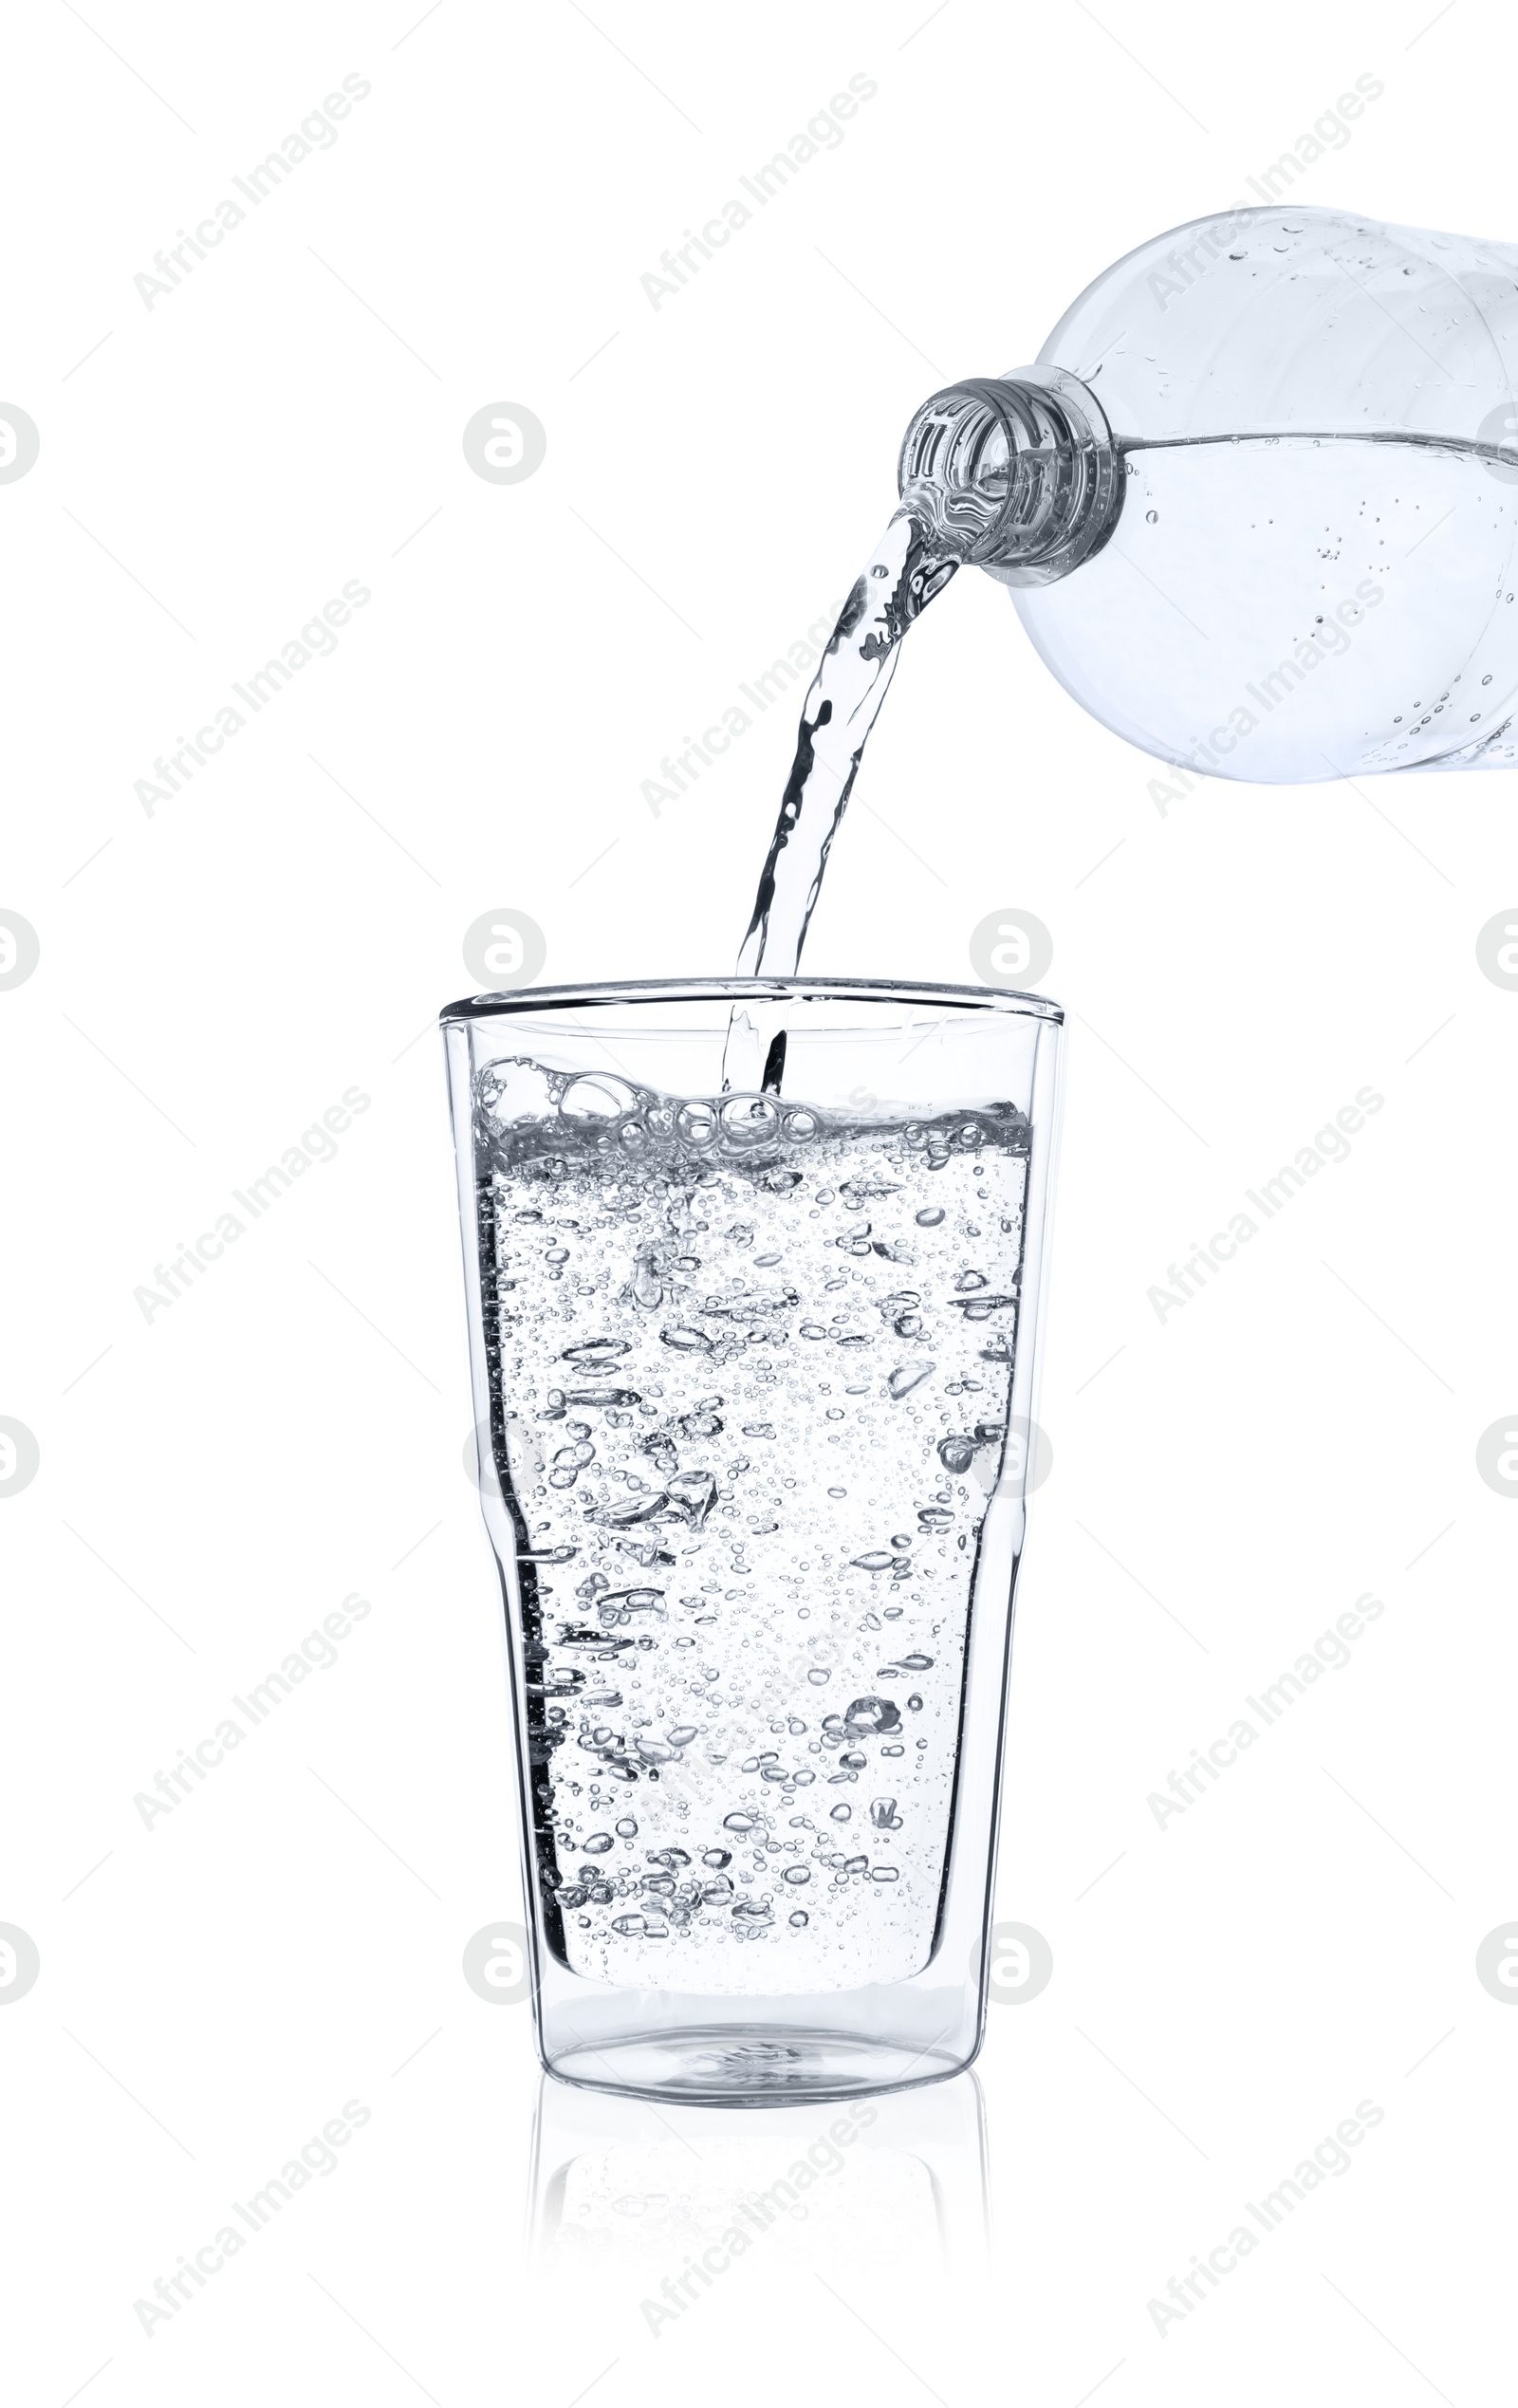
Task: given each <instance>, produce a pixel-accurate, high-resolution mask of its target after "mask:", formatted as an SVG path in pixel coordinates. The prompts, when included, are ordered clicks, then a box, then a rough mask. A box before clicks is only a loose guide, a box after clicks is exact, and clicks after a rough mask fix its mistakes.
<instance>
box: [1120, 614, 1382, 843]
mask: <svg viewBox="0 0 1518 2408" xmlns="http://www.w3.org/2000/svg"><path fill="white" fill-rule="evenodd" d="M1385 599H1386V589H1385V587H1384V586H1382V585H1378V584H1377V583H1375V580H1374V579H1373V578H1369V577H1362V578H1361V581H1360V583H1359V584H1358V585H1357V586H1356V587H1355V590H1354V592H1353V594H1351V595H1346V596H1345V598H1344V600H1343V601H1342V602H1334V603H1332V604H1330V605H1329V606H1328V607H1326V608H1325V609H1324V610H1323V611H1321V612H1320V613H1319V614H1318V615H1317V617H1316V618H1315V619H1314V621H1313V629H1312V633H1311V635H1310V636H1304V637H1302V638H1300V639H1298V641H1297V643H1296V646H1295V648H1294V650H1293V652H1292V654H1291V657H1290V658H1289V659H1287V660H1278V661H1277V662H1276V664H1275V667H1274V668H1273V669H1262V670H1261V671H1260V673H1259V675H1258V676H1256V677H1253V678H1251V679H1250V681H1249V682H1248V683H1247V684H1246V686H1245V688H1244V695H1246V696H1247V697H1248V700H1245V699H1242V698H1241V699H1240V700H1239V701H1238V702H1236V703H1235V704H1234V705H1233V707H1232V709H1231V711H1230V712H1229V713H1227V715H1226V717H1225V718H1224V719H1223V720H1222V721H1220V723H1219V724H1218V726H1216V727H1215V728H1211V729H1209V731H1208V733H1207V737H1206V739H1205V741H1204V740H1203V738H1202V737H1200V736H1194V738H1193V739H1192V750H1191V751H1190V753H1189V754H1188V755H1187V757H1186V763H1185V766H1184V768H1182V767H1181V766H1180V765H1179V764H1177V765H1176V784H1175V785H1172V784H1171V783H1170V781H1169V779H1167V778H1151V779H1150V781H1149V783H1148V785H1147V787H1145V788H1144V791H1145V793H1146V794H1147V795H1148V797H1149V800H1150V802H1151V803H1152V804H1153V805H1154V806H1155V808H1156V810H1157V812H1158V813H1159V816H1160V818H1161V819H1163V818H1164V817H1165V814H1166V812H1167V811H1168V810H1169V808H1170V806H1171V805H1172V804H1173V803H1180V802H1184V800H1185V798H1186V796H1187V795H1188V794H1190V792H1191V790H1192V788H1193V787H1194V785H1195V783H1196V780H1197V778H1199V777H1206V776H1208V775H1210V774H1213V773H1214V772H1215V771H1216V770H1217V768H1218V764H1219V762H1220V761H1221V760H1222V759H1224V758H1225V757H1226V755H1227V754H1229V753H1231V752H1236V751H1237V750H1238V748H1239V746H1240V745H1241V744H1247V743H1248V742H1249V740H1250V736H1251V735H1253V734H1254V732H1255V731H1256V730H1257V729H1258V728H1259V727H1261V726H1262V725H1263V723H1264V721H1265V719H1267V718H1268V717H1269V716H1270V714H1271V713H1273V712H1275V711H1278V710H1279V709H1280V708H1281V705H1282V704H1283V703H1284V702H1289V701H1290V699H1291V697H1292V695H1294V694H1295V693H1296V691H1297V689H1298V687H1299V686H1301V685H1303V684H1304V683H1305V680H1306V678H1307V677H1308V676H1310V675H1311V673H1312V671H1313V670H1314V669H1321V668H1322V667H1323V665H1324V661H1326V660H1342V658H1343V656H1344V654H1345V653H1346V652H1347V651H1348V650H1349V647H1350V644H1351V641H1352V640H1353V639H1352V635H1351V630H1352V629H1354V628H1356V627H1358V626H1359V625H1360V622H1361V620H1362V619H1363V618H1364V616H1365V613H1366V612H1367V611H1368V610H1375V609H1377V608H1379V605H1380V603H1381V602H1384V601H1385ZM1250 703H1256V704H1258V706H1259V712H1260V716H1259V717H1256V715H1255V713H1254V712H1253V711H1251V710H1250V707H1249V705H1250ZM1328 766H1329V767H1330V769H1331V768H1332V766H1333V764H1332V763H1331V762H1330V763H1329V765H1328Z"/></svg>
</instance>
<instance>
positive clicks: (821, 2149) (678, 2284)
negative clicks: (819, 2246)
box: [639, 2102, 877, 2341]
mask: <svg viewBox="0 0 1518 2408" xmlns="http://www.w3.org/2000/svg"><path fill="white" fill-rule="evenodd" d="M876 2113H877V2111H876V2109H875V2108H874V2107H867V2106H865V2105H864V2104H863V2103H862V2102H860V2103H857V2104H855V2105H853V2106H851V2107H850V2108H849V2110H848V2113H847V2115H846V2116H838V2117H836V2118H835V2119H834V2121H833V2122H832V2123H830V2124H829V2125H828V2128H827V2134H826V2138H825V2139H817V2140H814V2141H813V2142H812V2143H811V2146H810V2147H809V2148H808V2149H807V2151H806V2154H805V2157H801V2158H797V2159H796V2162H795V2164H794V2165H793V2166H791V2167H790V2168H789V2170H788V2172H787V2173H786V2174H783V2175H782V2176H780V2177H779V2179H778V2180H777V2181H774V2182H772V2183H771V2184H770V2185H769V2188H768V2191H755V2192H753V2193H752V2194H751V2195H750V2196H749V2197H747V2198H744V2199H742V2200H740V2201H739V2204H738V2208H737V2211H736V2214H735V2215H734V2218H733V2221H732V2222H731V2224H730V2225H729V2226H728V2228H727V2230H726V2231H725V2232H722V2233H721V2234H720V2235H719V2236H718V2238H717V2239H716V2240H715V2241H713V2243H712V2244H711V2245H710V2247H708V2248H706V2249H704V2250H703V2251H701V2254H700V2257H699V2258H694V2257H688V2258H687V2259H686V2261H685V2266H684V2269H683V2270H682V2271H681V2272H680V2273H678V2274H666V2276H665V2277H664V2280H663V2282H662V2283H661V2284H660V2285H659V2293H660V2297H661V2298H662V2299H663V2300H664V2301H666V2302H667V2303H668V2305H667V2306H660V2305H659V2301H658V2300H657V2299H645V2300H643V2301H641V2302H640V2303H639V2304H640V2306H641V2307H642V2311H643V2322H644V2324H645V2325H647V2326H648V2329H649V2331H650V2332H651V2333H652V2334H653V2336H654V2338H655V2340H656V2341H657V2340H658V2338H659V2335H660V2333H661V2331H662V2329H663V2327H664V2326H665V2325H673V2324H675V2323H676V2321H677V2319H678V2318H679V2317H681V2316H683V2315H684V2313H685V2311H686V2309H687V2308H688V2307H691V2306H694V2303H695V2302H696V2301H697V2300H698V2299H699V2298H700V2296H701V2291H702V2289H703V2288H704V2289H706V2290H711V2288H713V2283H714V2282H715V2281H716V2280H717V2279H718V2277H720V2276H721V2275H723V2274H726V2273H728V2272H730V2271H731V2268H732V2264H733V2261H734V2260H735V2259H736V2258H740V2257H744V2256H747V2254H748V2252H749V2251H750V2250H751V2249H752V2247H753V2245H754V2242H755V2241H756V2240H758V2239H759V2238H760V2237H761V2235H762V2234H764V2233H766V2232H769V2231H770V2230H771V2229H772V2228H773V2226H774V2225H775V2224H776V2223H777V2222H778V2221H779V2218H780V2215H781V2214H782V2212H784V2213H785V2214H795V2213H796V2211H797V2210H798V2209H800V2210H801V2212H802V2213H803V2214H805V2196H804V2195H805V2193H806V2192H807V2191H809V2190H811V2189H812V2187H813V2185H814V2184H815V2183H817V2182H818V2181H820V2180H821V2179H823V2177H824V2176H828V2175H834V2174H841V2173H842V2169H843V2166H844V2164H845V2162H846V2160H845V2158H844V2156H843V2151H844V2150H845V2149H847V2148H851V2147H852V2146H853V2144H854V2142H855V2141H856V2140H858V2139H859V2137H860V2134H861V2132H863V2131H866V2130H867V2129H868V2127H869V2126H870V2125H871V2124H872V2123H874V2121H876ZM740 2218H741V2219H742V2220H741V2221H739V2219H740Z"/></svg>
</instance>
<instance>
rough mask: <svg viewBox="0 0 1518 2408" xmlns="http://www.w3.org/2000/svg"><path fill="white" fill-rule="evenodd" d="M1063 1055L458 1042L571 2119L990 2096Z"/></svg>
mask: <svg viewBox="0 0 1518 2408" xmlns="http://www.w3.org/2000/svg"><path fill="white" fill-rule="evenodd" d="M1062 1020H1063V1015H1062V1014H1061V1011H1060V1010H1059V1007H1058V1006H1057V1005H1055V1004H1052V1003H1048V1002H1046V1001H1045V1000H1044V999H1043V998H1041V997H1039V996H1036V995H1022V994H1013V993H1007V992H1000V991H987V990H983V989H979V988H964V987H935V986H894V985H882V984H878V983H875V982H871V981H866V980H861V979H836V978H835V979H827V978H802V977H797V978H794V979H726V980H725V979H690V980H684V981H681V982H678V983H673V982H672V983H668V984H660V983H649V984H641V985H636V986H600V987H586V988H583V989H580V990H570V989H542V990H535V991H519V992H516V993H511V994H503V995H481V996H476V997H475V998H473V1000H472V1001H469V1002H463V1003H458V1004H454V1005H452V1006H450V1007H449V1008H448V1010H446V1011H445V1012H444V1014H443V1028H444V1032H445V1037H446V1043H447V1051H448V1061H449V1075H450V1092H451V1100H452V1108H453V1116H454V1135H455V1140H456V1151H457V1162H458V1179H459V1204H460V1213H461V1217H462V1225H463V1234H464V1252H465V1267H466V1279H467V1286H468V1295H469V1320H470V1333H471V1357H472V1376H473V1391H474V1418H475V1430H476V1439H477V1445H478V1451H479V1472H480V1490H481V1496H482V1500H483V1504H484V1511H485V1521H486V1526H487V1528H488V1530H489V1533H490V1537H491V1544H492V1547H493V1549H494V1553H495V1558H496V1562H497V1565H498V1566H499V1570H500V1578H501V1587H502V1594H503V1600H504V1603H505V1609H506V1610H505V1634H506V1643H507V1659H508V1665H509V1680H510V1691H511V1698H512V1708H513V1721H514V1732H515V1751H516V1763H517V1767H518V1770H519V1775H520V1793H521V1803H522V1837H523V1860H524V1868H525V1882H526V1890H527V1897H528V1925H529V1945H530V1954H531V1966H532V1990H533V2002H534V2016H535V2026H536V2032H537V2038H538V2045H539V2049H540V2053H541V2056H542V2059H543V2063H544V2065H545V2066H546V2068H547V2070H548V2071H549V2072H550V2073H552V2074H555V2075H557V2076H559V2077H561V2078H562V2079H564V2080H565V2081H569V2082H574V2083H579V2084H585V2085H587V2086H589V2087H591V2088H597V2089H604V2090H613V2091H628V2092H633V2093H637V2094H639V2095H642V2096H645V2097H650V2098H669V2099H678V2100H684V2101H688V2102H717V2103H725V2104H740V2105H762V2104H767V2103H775V2104H778V2103H787V2102H805V2101H807V2100H819V2101H821V2100H831V2099H845V2098H849V2097H852V2096H857V2095H860V2094H863V2093H869V2092H873V2091H878V2090H887V2089H897V2088H901V2087H906V2086H910V2085H913V2084H920V2083H926V2082H934V2081H941V2080H943V2079H945V2078H946V2077H947V2076H949V2075H951V2074H953V2073H956V2072H958V2071H959V2070H960V2069H961V2068H962V2067H964V2066H965V2065H969V2064H970V2062H971V2061H972V2058H973V2056H974V2055H975V2053H976V2050H977V2048H978V2046H979V2041H980V2035H981V2029H982V2024H983V2019H984V2009H985V1997H986V1973H987V1927H988V1917H989V1912H990V1896H991V1882H992V1877H993V1871H994V1857H995V1839H996V1822H997V1815H996V1805H997V1794H998V1783H999V1776H1000V1770H1001V1757H1002V1747H1003V1734H1004V1727H1005V1710H1006V1696H1007V1678H1008V1670H1009V1657H1010V1642H1011V1628H1012V1602H1013V1590H1014V1584H1015V1579H1016V1573H1017V1566H1018V1561H1019V1557H1020V1555H1021V1551H1022V1545H1023V1532H1024V1514H1025V1499H1026V1493H1027V1488H1028V1486H1029V1484H1030V1481H1036V1479H1037V1477H1038V1476H1039V1469H1040V1467H1039V1460H1038V1457H1039V1447H1038V1443H1037V1434H1036V1430H1035V1428H1034V1425H1033V1422H1032V1414H1033V1409H1034V1369H1035V1359H1036V1354H1037V1343H1036V1342H1037V1334H1038V1321H1039V1310H1040V1303H1041V1298H1042V1292H1043V1285H1044V1283H1043V1261H1044V1250H1045V1225H1046V1208H1047V1198H1048V1190H1049V1178H1050V1170H1051V1163H1052V1158H1053V1151H1054V1143H1055V1124H1056V1113H1057V1092H1058V1078H1059V1055H1060V1047H1061V1040H1062ZM735 1069H736V1071H737V1073H738V1074H739V1075H738V1077H737V1079H736V1080H735V1078H734V1071H735ZM746 1081H747V1084H746V1083H745V1082H746Z"/></svg>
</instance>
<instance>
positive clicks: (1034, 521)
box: [897, 368, 1123, 585]
mask: <svg viewBox="0 0 1518 2408" xmlns="http://www.w3.org/2000/svg"><path fill="white" fill-rule="evenodd" d="M897 483H898V490H899V491H900V495H901V499H902V502H903V504H904V505H905V507H906V508H907V509H909V510H910V511H911V512H912V515H913V516H914V517H915V518H916V519H917V520H919V521H920V523H921V524H922V525H923V526H924V527H925V528H928V530H929V531H930V533H931V534H932V535H933V536H934V537H935V538H936V539H937V541H938V542H939V543H940V544H942V545H943V546H944V547H945V549H946V550H948V551H951V552H952V553H953V555H954V556H955V557H956V558H957V559H958V560H960V561H961V562H963V563H973V564H974V565H976V566H977V567H981V568H985V569H989V570H990V573H991V575H992V576H994V577H997V578H999V579H1000V581H1001V582H1002V583H1004V584H1009V585H1046V584H1052V583H1054V582H1055V581H1056V580H1057V579H1058V578H1061V577H1066V576H1068V575H1069V572H1070V570H1071V569H1072V568H1075V567H1077V566H1078V565H1080V563H1081V562H1082V561H1083V560H1089V559H1090V558H1091V556H1092V554H1093V553H1095V552H1098V551H1100V550H1101V546H1102V545H1103V544H1104V543H1105V542H1106V541H1107V539H1108V537H1109V536H1110V535H1111V533H1112V530H1113V528H1115V527H1116V525H1117V523H1118V518H1119V515H1120V511H1121V509H1122V493H1123V475H1122V467H1121V462H1120V459H1119V457H1118V454H1117V450H1116V447H1115V445H1114V443H1113V440H1112V431H1111V429H1110V427H1109V426H1108V424H1107V420H1106V416H1105V413H1104V412H1103V410H1102V408H1101V403H1100V402H1099V401H1098V399H1097V398H1096V396H1095V394H1093V393H1091V392H1090V391H1088V389H1087V388H1086V386H1084V385H1083V384H1082V383H1081V381H1080V380H1079V379H1078V378H1076V377H1072V376H1069V375H1067V374H1066V373H1065V371H1064V369H1063V368H1026V369H1019V370H1017V371H1015V372H1014V373H1013V374H1010V375H1009V376H1006V377H997V378H975V377H972V378H966V379H965V380H964V381H963V382H962V383H959V384H953V385H948V386H946V387H945V388H944V390H943V391H942V392H941V393H935V394H934V395H933V396H932V398H931V399H929V400H927V401H925V402H924V403H923V404H922V407H921V408H920V410H918V412H917V413H916V417H914V418H913V420H912V423H911V425H910V426H909V427H908V428H907V431H906V435H905V436H904V438H903V440H902V444H901V456H900V461H899V463H898V472H897Z"/></svg>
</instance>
